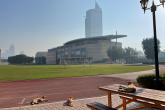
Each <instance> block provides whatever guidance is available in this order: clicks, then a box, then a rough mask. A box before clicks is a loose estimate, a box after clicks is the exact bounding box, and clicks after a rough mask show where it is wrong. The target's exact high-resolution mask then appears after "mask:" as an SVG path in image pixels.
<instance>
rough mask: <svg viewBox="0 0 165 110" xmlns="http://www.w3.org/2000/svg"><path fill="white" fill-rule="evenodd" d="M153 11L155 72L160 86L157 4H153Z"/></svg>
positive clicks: (157, 83)
mask: <svg viewBox="0 0 165 110" xmlns="http://www.w3.org/2000/svg"><path fill="white" fill-rule="evenodd" d="M151 12H152V15H153V31H154V51H155V73H156V86H157V87H159V86H160V85H159V82H160V77H159V59H158V44H157V34H156V16H155V12H156V5H155V4H154V2H153V4H152V7H151Z"/></svg>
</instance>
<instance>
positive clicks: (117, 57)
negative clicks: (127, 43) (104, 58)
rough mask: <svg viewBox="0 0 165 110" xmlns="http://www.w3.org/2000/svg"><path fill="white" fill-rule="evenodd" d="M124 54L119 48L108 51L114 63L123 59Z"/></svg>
mask: <svg viewBox="0 0 165 110" xmlns="http://www.w3.org/2000/svg"><path fill="white" fill-rule="evenodd" d="M122 53H123V49H122V48H121V47H117V46H113V47H110V48H109V49H108V51H107V54H108V56H109V58H111V60H112V61H114V62H116V60H120V59H121V58H122Z"/></svg>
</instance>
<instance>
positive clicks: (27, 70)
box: [0, 64, 153, 81]
mask: <svg viewBox="0 0 165 110" xmlns="http://www.w3.org/2000/svg"><path fill="white" fill-rule="evenodd" d="M152 68H153V67H152V66H131V65H110V64H106V65H65V66H64V65H60V66H57V65H43V66H38V65H0V80H1V81H15V80H30V79H43V78H57V77H76V76H89V75H102V74H115V73H126V72H134V71H143V70H149V69H152Z"/></svg>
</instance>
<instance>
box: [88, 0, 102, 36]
mask: <svg viewBox="0 0 165 110" xmlns="http://www.w3.org/2000/svg"><path fill="white" fill-rule="evenodd" d="M102 33H103V25H102V10H101V8H100V7H99V5H98V4H97V2H95V8H94V9H90V10H88V11H86V18H85V35H86V37H96V36H102Z"/></svg>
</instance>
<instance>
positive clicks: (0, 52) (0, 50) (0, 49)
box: [0, 49, 2, 63]
mask: <svg viewBox="0 0 165 110" xmlns="http://www.w3.org/2000/svg"><path fill="white" fill-rule="evenodd" d="M1 54H2V53H1V49H0V63H1Z"/></svg>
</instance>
